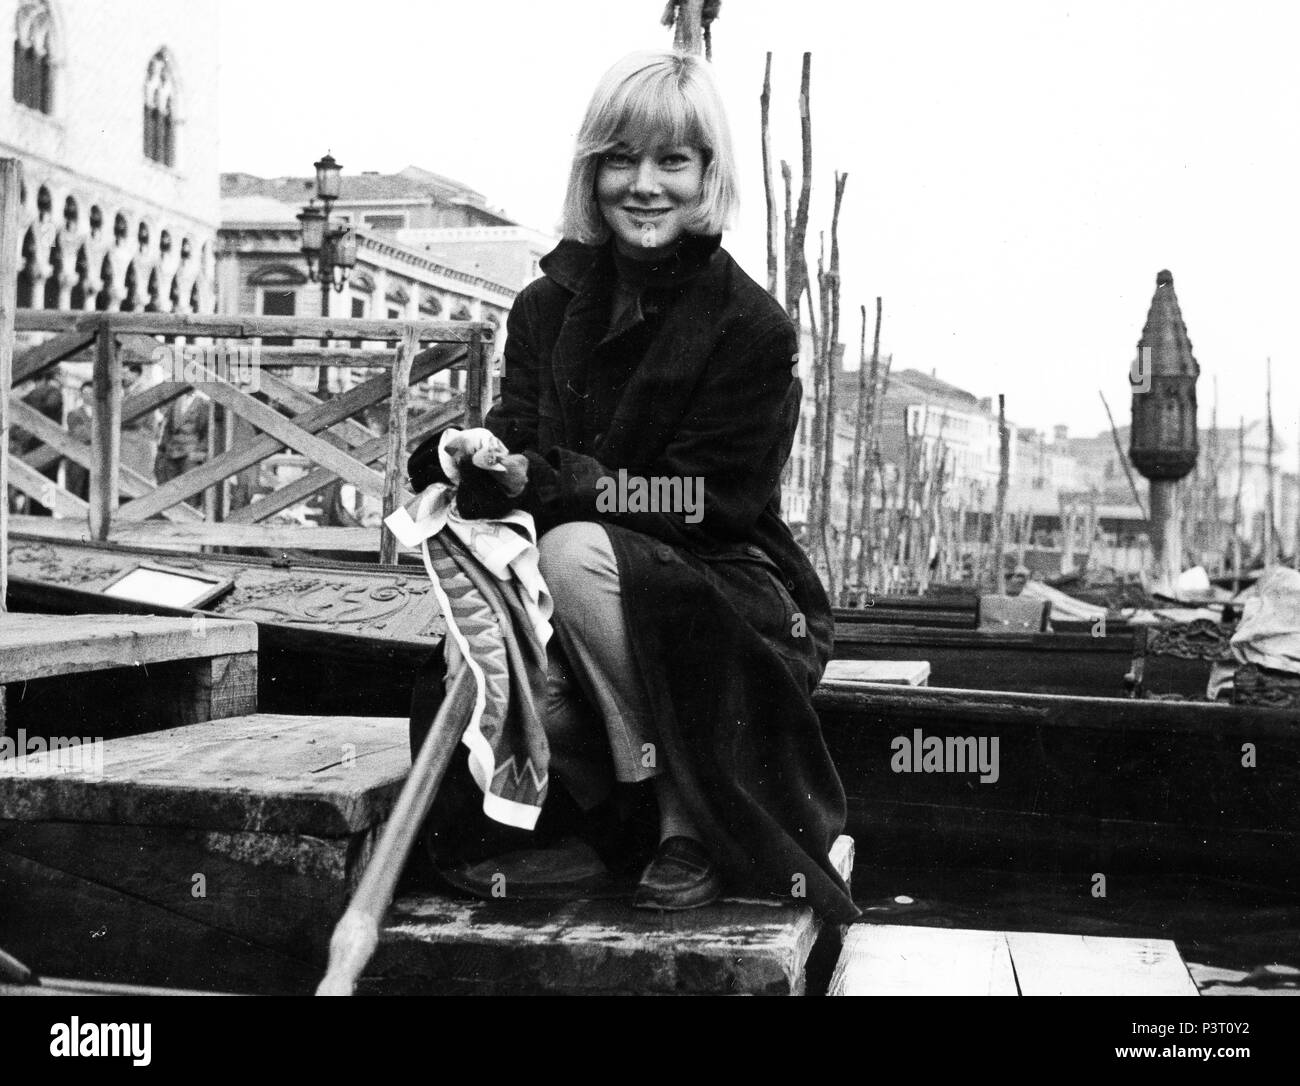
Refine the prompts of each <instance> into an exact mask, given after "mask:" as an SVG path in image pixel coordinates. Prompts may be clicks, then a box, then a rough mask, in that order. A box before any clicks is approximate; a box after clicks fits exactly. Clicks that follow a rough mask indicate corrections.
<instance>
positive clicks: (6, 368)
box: [0, 158, 23, 735]
mask: <svg viewBox="0 0 1300 1086" xmlns="http://www.w3.org/2000/svg"><path fill="white" fill-rule="evenodd" d="M22 177H23V171H22V164H21V163H20V162H19V161H18V160H17V159H16V158H0V615H3V614H4V612H5V611H6V610H7V609H8V602H7V601H8V598H9V392H10V389H11V387H12V385H13V376H14V315H15V311H16V310H17V308H18V194H19V190H20V188H21V186H22ZM4 733H5V691H4V687H3V686H0V735H4Z"/></svg>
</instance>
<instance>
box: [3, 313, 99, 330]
mask: <svg viewBox="0 0 1300 1086" xmlns="http://www.w3.org/2000/svg"><path fill="white" fill-rule="evenodd" d="M101 315H102V314H99V313H79V312H76V311H74V310H70V309H19V310H18V316H17V319H16V320H15V322H14V325H15V327H16V328H17V329H18V331H20V332H71V331H72V330H73V329H76V328H85V329H88V330H89V331H90V332H91V334H92V335H93V334H94V332H95V329H96V328H97V327H98V325H99V318H100V316H101Z"/></svg>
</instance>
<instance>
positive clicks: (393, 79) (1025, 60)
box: [221, 0, 1300, 471]
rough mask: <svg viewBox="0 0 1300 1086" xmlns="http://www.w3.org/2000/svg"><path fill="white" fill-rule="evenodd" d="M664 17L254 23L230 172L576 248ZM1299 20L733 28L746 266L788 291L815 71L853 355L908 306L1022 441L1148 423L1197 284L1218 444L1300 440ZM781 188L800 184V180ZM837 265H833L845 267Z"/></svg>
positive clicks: (1263, 11) (611, 7) (823, 13)
mask: <svg viewBox="0 0 1300 1086" xmlns="http://www.w3.org/2000/svg"><path fill="white" fill-rule="evenodd" d="M662 7H663V5H662V3H661V2H660V0H556V2H550V3H545V2H541V0H493V2H490V3H486V2H485V3H467V2H465V0H460V2H458V3H452V2H450V0H419V2H415V0H365V2H364V3H361V4H358V3H355V2H336V0H313V2H310V3H309V2H299V0H225V4H224V7H223V14H222V19H223V27H222V35H221V48H222V61H223V72H222V86H221V107H222V119H221V162H222V168H223V169H225V170H244V171H248V172H250V173H255V174H261V175H264V176H275V175H281V174H293V173H296V174H305V173H307V172H309V171H310V166H311V163H312V161H313V160H314V159H316V158H317V157H319V155H320V154H321V153H322V152H323V151H324V150H326V149H327V148H329V149H331V150H332V151H333V153H334V155H335V157H336V158H338V159H339V161H340V162H342V163H343V165H344V169H345V172H353V171H360V170H379V171H383V172H392V171H396V170H399V169H401V168H402V167H404V166H406V165H408V164H416V165H420V166H423V167H426V168H428V169H431V170H434V171H436V172H439V173H443V174H447V175H449V176H451V177H455V178H457V179H459V180H461V181H463V182H465V183H466V184H469V185H471V186H473V187H474V188H477V189H478V190H479V191H481V192H482V193H484V195H485V196H486V197H487V199H488V201H489V202H490V203H492V204H494V205H496V206H498V207H501V208H503V209H505V210H506V211H507V212H508V213H509V214H510V215H512V216H513V217H515V218H516V219H517V220H518V221H521V222H523V223H525V224H528V225H532V226H536V227H539V228H542V229H550V228H551V227H552V225H553V224H554V222H555V220H556V218H557V216H558V212H559V206H560V201H561V195H562V191H563V185H564V181H565V178H566V175H567V169H568V159H569V155H570V153H571V150H572V141H573V138H574V134H575V132H576V130H577V125H578V123H579V121H580V120H581V114H582V112H583V109H584V108H585V105H586V101H587V97H588V95H589V94H590V91H591V89H592V87H593V86H594V84H595V82H596V79H597V78H598V77H599V75H600V73H601V72H602V71H603V70H604V69H605V68H606V67H608V66H609V64H610V63H612V62H613V61H614V60H615V59H617V58H618V57H619V56H621V55H622V54H623V53H625V52H628V51H630V50H633V49H640V48H654V47H664V46H667V45H669V44H671V38H670V34H669V32H668V31H666V30H665V29H663V28H662V27H660V26H659V22H658V20H659V16H660V14H661V11H662ZM1297 31H1300V7H1298V6H1297V5H1294V4H1289V3H1284V2H1281V0H1278V2H1275V3H1242V2H1237V3H1233V4H1231V5H1228V4H1224V3H1215V4H1211V3H1206V2H1186V0H1184V2H1182V3H1164V2H1154V0H1141V2H1135V0H1129V2H1127V3H1119V2H1108V0H1088V2H1086V3H1083V2H1080V3H1074V4H1065V3H1059V2H1055V0H1033V2H1023V3H1016V2H1010V0H988V2H987V3H980V4H975V3H970V2H960V3H958V2H945V3H929V4H917V3H904V2H902V0H894V2H892V3H889V4H882V3H871V2H855V3H848V2H832V0H798V2H793V3H792V2H790V0H783V2H778V0H724V3H723V6H722V14H721V16H720V18H719V19H718V21H717V23H716V24H715V25H714V66H715V69H716V73H717V76H718V78H719V80H720V82H721V85H722V88H723V93H724V96H725V98H726V100H727V103H728V107H729V109H730V113H731V122H732V128H733V134H734V138H735V141H736V143H737V149H738V155H739V160H740V166H741V181H742V186H743V191H742V197H743V199H744V207H743V211H742V215H741V218H740V220H739V222H738V223H737V226H736V229H735V230H733V231H732V232H731V234H730V235H729V236H728V237H727V238H726V239H725V240H724V244H726V245H727V247H728V248H729V249H730V250H731V251H732V253H733V254H734V255H735V256H736V258H737V259H738V260H739V261H740V262H741V264H742V265H744V266H745V267H746V269H747V270H749V271H750V273H751V274H752V275H754V277H755V278H757V279H759V280H760V282H761V281H762V280H763V276H764V266H765V257H764V242H763V223H764V204H763V184H762V174H761V168H760V164H759V161H760V160H759V123H758V116H759V112H758V96H759V91H760V89H761V86H762V78H763V59H764V54H765V53H766V52H767V51H769V50H770V51H772V53H773V54H774V58H773V65H774V93H773V97H774V102H773V112H774V122H775V128H774V134H773V135H774V152H775V154H776V156H777V157H778V158H781V157H784V158H787V159H789V160H790V161H791V162H792V164H793V165H794V167H795V169H796V185H797V170H798V159H799V133H798V113H797V96H798V82H799V64H800V57H801V53H802V51H803V50H805V49H807V50H810V51H811V52H812V55H813V59H812V64H813V67H812V123H813V173H814V187H813V192H814V206H813V224H812V228H811V229H810V239H809V246H808V256H809V260H810V262H811V263H812V265H813V267H814V268H815V261H816V257H817V235H816V230H817V229H825V230H827V232H829V225H830V198H831V194H832V193H833V180H832V174H833V171H834V170H836V169H839V170H844V171H847V172H848V174H849V180H848V187H847V189H846V191H845V197H844V207H843V212H842V216H841V221H840V238H841V249H842V252H843V263H844V275H843V280H844V283H843V293H842V301H841V304H842V307H843V310H844V313H845V321H846V326H845V327H843V329H842V333H841V338H842V339H844V340H846V341H848V342H849V343H850V344H851V346H850V349H849V354H850V356H851V357H854V358H856V354H857V341H858V334H859V326H858V317H857V311H858V307H859V306H860V305H863V304H865V305H867V307H868V309H869V310H870V309H871V308H872V307H874V299H875V296H876V295H877V294H879V295H881V296H883V298H884V309H885V324H884V337H883V338H884V345H885V348H886V349H887V350H890V351H892V352H893V353H894V358H895V366H896V367H898V368H904V367H909V366H911V367H916V368H918V369H921V370H925V371H927V372H929V371H930V370H935V371H936V372H937V374H938V376H940V377H941V378H944V379H945V380H948V381H952V382H953V383H955V384H958V385H961V386H962V387H964V388H967V389H969V390H970V391H972V392H974V393H976V394H977V395H980V396H986V395H992V396H996V394H997V393H999V392H1003V393H1005V394H1006V397H1007V410H1008V414H1009V416H1010V417H1011V418H1012V420H1013V421H1015V422H1017V423H1019V424H1021V425H1027V426H1039V427H1050V426H1051V425H1052V424H1054V423H1058V422H1061V423H1066V424H1068V425H1069V426H1070V428H1071V432H1072V433H1089V434H1091V433H1097V432H1099V431H1101V430H1103V429H1104V428H1105V426H1106V418H1105V412H1104V409H1103V408H1102V406H1101V402H1100V399H1099V398H1098V395H1097V393H1098V389H1103V390H1105V392H1106V396H1107V398H1108V399H1109V400H1110V402H1111V406H1112V409H1113V410H1114V411H1115V412H1116V421H1117V422H1118V423H1120V424H1121V425H1122V424H1124V423H1126V422H1128V420H1129V392H1128V383H1127V380H1126V373H1127V367H1128V363H1129V360H1130V359H1131V358H1132V356H1133V354H1134V353H1135V345H1136V343H1137V339H1138V337H1139V335H1140V334H1141V331H1142V324H1143V322H1144V320H1145V317H1146V312H1147V307H1148V306H1149V304H1150V300H1151V294H1152V292H1153V290H1154V288H1155V276H1156V272H1157V271H1159V270H1160V269H1161V268H1165V267H1167V268H1169V269H1171V270H1172V271H1173V273H1174V284H1175V289H1176V291H1177V294H1178V298H1179V301H1180V303H1181V305H1182V309H1183V315H1184V317H1185V318H1186V321H1187V325H1188V332H1189V334H1190V336H1191V340H1192V343H1193V347H1194V350H1195V353H1196V356H1197V359H1198V360H1199V362H1200V364H1201V380H1200V384H1199V398H1200V420H1201V423H1202V425H1208V423H1209V419H1210V409H1211V405H1212V403H1213V401H1214V386H1215V378H1216V377H1217V380H1218V400H1219V421H1220V425H1235V423H1236V420H1237V418H1238V416H1239V415H1242V414H1244V415H1246V416H1247V418H1248V419H1249V418H1252V417H1260V416H1262V414H1263V410H1264V367H1265V358H1266V357H1268V356H1270V355H1271V356H1272V359H1273V373H1274V413H1275V418H1276V419H1277V422H1278V426H1279V432H1280V434H1281V436H1282V438H1283V439H1284V440H1286V442H1287V444H1288V450H1289V451H1288V453H1287V454H1286V456H1285V462H1284V466H1285V467H1286V468H1287V469H1288V470H1292V471H1294V470H1295V460H1296V456H1295V452H1294V449H1295V444H1294V439H1295V435H1296V431H1297V415H1300V365H1298V364H1297V363H1298V362H1300V338H1298V337H1297V321H1296V318H1295V310H1296V296H1297V287H1298V285H1300V256H1298V255H1297V252H1296V250H1297V242H1298V241H1300V210H1298V200H1300V154H1298V153H1297V151H1298V149H1297V141H1298V140H1300V65H1298V64H1297V62H1296V59H1295V49H1296V42H1297V40H1300V34H1298V33H1297ZM778 188H779V177H778ZM828 244H829V238H828Z"/></svg>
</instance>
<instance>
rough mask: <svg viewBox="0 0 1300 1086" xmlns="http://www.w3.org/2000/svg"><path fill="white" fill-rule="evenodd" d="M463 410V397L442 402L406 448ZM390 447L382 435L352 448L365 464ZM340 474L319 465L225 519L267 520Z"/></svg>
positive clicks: (419, 425)
mask: <svg viewBox="0 0 1300 1086" xmlns="http://www.w3.org/2000/svg"><path fill="white" fill-rule="evenodd" d="M464 410H465V406H464V400H463V399H462V398H461V397H459V396H458V397H456V399H454V400H451V401H449V402H448V403H445V404H443V405H442V406H441V407H439V408H438V409H437V410H436V411H432V412H430V413H429V414H427V415H425V416H424V417H423V418H421V419H420V420H419V421H418V422H416V424H415V425H414V426H413V427H412V428H411V432H410V435H409V437H408V438H407V448H408V449H409V448H410V445H411V442H413V441H420V440H422V439H423V438H425V437H426V436H427V435H429V434H431V433H434V432H435V431H437V430H441V429H442V428H443V427H444V426H450V425H451V424H452V423H453V422H456V421H457V420H458V419H460V418H461V416H462V415H463V414H464ZM387 449H388V439H387V438H386V437H384V436H382V435H381V436H380V437H376V438H374V439H373V440H371V441H368V442H366V443H365V444H364V445H358V446H356V448H354V449H353V450H352V455H353V456H354V457H355V458H356V459H357V460H359V461H360V462H361V463H363V464H372V463H374V462H375V461H376V460H378V459H379V458H380V457H381V456H383V455H384V453H385V452H386V451H387ZM337 478H338V476H337V475H335V474H334V473H333V472H332V471H330V470H329V469H327V468H316V469H315V470H313V471H309V472H308V473H307V474H306V475H304V476H302V477H301V478H300V479H295V480H294V481H293V482H291V483H286V484H285V485H284V486H282V487H280V489H279V490H277V491H275V492H274V493H272V494H267V495H266V496H265V497H261V498H258V499H257V501H255V502H250V503H249V504H248V505H245V506H244V507H243V508H242V509H236V510H235V511H234V512H233V513H231V514H230V515H229V516H228V517H227V518H226V523H227V524H253V523H256V522H257V521H259V520H264V519H265V518H267V517H269V516H272V515H274V514H275V513H278V512H279V511H280V510H281V509H287V508H288V507H289V506H291V505H296V504H297V503H298V502H300V501H304V500H306V499H307V498H310V497H311V496H312V495H313V494H315V493H316V492H317V491H319V490H323V489H324V488H325V487H327V486H329V485H330V484H331V483H332V482H334V480H335V479H337ZM372 540H373V536H372Z"/></svg>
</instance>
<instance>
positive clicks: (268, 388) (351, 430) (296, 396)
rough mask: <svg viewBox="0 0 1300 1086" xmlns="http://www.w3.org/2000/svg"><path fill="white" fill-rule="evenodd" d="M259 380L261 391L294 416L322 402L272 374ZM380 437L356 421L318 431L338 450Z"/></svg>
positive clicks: (290, 382) (304, 390) (346, 420)
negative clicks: (332, 428) (282, 405)
mask: <svg viewBox="0 0 1300 1086" xmlns="http://www.w3.org/2000/svg"><path fill="white" fill-rule="evenodd" d="M260 380H261V383H262V391H263V392H265V393H266V394H267V395H268V396H269V397H271V399H273V400H274V401H275V402H276V403H282V404H284V405H285V406H286V407H288V408H289V410H291V411H292V412H293V413H294V414H300V413H301V412H303V411H310V410H311V409H312V408H313V407H319V406H320V404H321V403H322V402H323V401H322V400H321V399H320V398H319V397H317V396H313V395H312V394H311V393H310V392H308V391H307V390H306V389H305V388H302V387H301V386H299V385H295V384H294V383H293V382H292V381H286V380H285V379H284V378H283V377H277V376H276V375H275V374H274V373H268V372H266V371H265V370H263V371H262V373H261V374H260ZM381 436H383V435H381V434H376V433H375V432H374V431H373V430H371V429H370V428H369V427H368V426H363V425H362V424H361V423H359V422H357V420H356V419H344V420H343V421H342V422H340V423H339V424H338V426H337V427H336V428H335V429H334V430H322V431H320V437H321V438H322V439H323V440H325V441H328V442H329V443H330V444H331V445H334V446H335V447H336V448H340V449H348V448H352V447H355V446H357V445H364V444H365V443H366V442H367V441H372V440H373V439H375V438H376V437H381Z"/></svg>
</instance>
